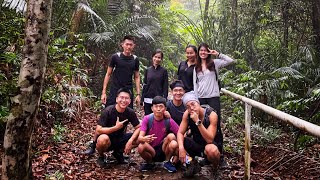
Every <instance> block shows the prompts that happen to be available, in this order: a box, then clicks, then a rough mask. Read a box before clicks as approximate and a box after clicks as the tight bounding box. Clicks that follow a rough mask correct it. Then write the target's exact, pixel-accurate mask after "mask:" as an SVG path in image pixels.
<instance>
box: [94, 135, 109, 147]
mask: <svg viewBox="0 0 320 180" xmlns="http://www.w3.org/2000/svg"><path fill="white" fill-rule="evenodd" d="M110 144H111V142H110V138H109V136H108V135H106V134H102V135H100V136H99V137H98V139H97V147H101V146H110Z"/></svg>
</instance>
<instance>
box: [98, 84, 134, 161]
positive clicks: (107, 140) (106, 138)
mask: <svg viewBox="0 0 320 180" xmlns="http://www.w3.org/2000/svg"><path fill="white" fill-rule="evenodd" d="M130 97H131V91H130V90H129V89H126V88H121V89H119V90H118V92H117V97H116V104H115V105H110V106H108V107H107V108H105V109H104V110H103V111H102V113H101V116H100V119H99V121H98V125H97V128H96V133H97V134H98V138H97V145H96V146H97V150H98V153H99V158H98V160H97V164H98V165H100V166H101V167H107V165H108V164H107V162H106V157H105V155H104V152H108V151H111V150H113V153H112V155H113V156H114V157H115V158H116V159H117V161H118V163H120V164H122V163H125V161H124V157H123V153H125V154H129V153H130V152H131V149H132V148H133V147H137V145H138V142H137V138H138V135H139V127H140V122H139V120H138V118H137V116H136V113H135V112H134V111H133V109H131V108H129V107H128V106H129V104H130V102H131V98H130ZM129 122H130V123H131V124H132V125H133V127H134V128H135V131H134V132H133V133H125V130H126V128H127V125H128V124H129Z"/></svg>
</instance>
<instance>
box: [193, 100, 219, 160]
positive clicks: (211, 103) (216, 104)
mask: <svg viewBox="0 0 320 180" xmlns="http://www.w3.org/2000/svg"><path fill="white" fill-rule="evenodd" d="M199 101H200V104H201V105H203V104H207V105H209V106H210V107H212V108H213V109H214V110H215V111H216V112H217V115H218V126H217V128H218V129H217V130H218V131H217V133H218V137H220V138H217V139H216V138H215V141H216V142H217V143H218V144H220V143H221V148H222V147H223V134H222V130H221V114H220V113H221V106H220V97H212V98H199ZM219 151H220V152H221V154H223V148H222V149H219Z"/></svg>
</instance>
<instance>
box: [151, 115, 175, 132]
mask: <svg viewBox="0 0 320 180" xmlns="http://www.w3.org/2000/svg"><path fill="white" fill-rule="evenodd" d="M153 121H154V114H153V113H151V114H150V115H149V118H148V126H147V131H146V135H147V134H148V132H149V130H150V129H151V128H152V125H153ZM164 125H165V127H166V133H167V134H169V132H170V119H165V120H164Z"/></svg>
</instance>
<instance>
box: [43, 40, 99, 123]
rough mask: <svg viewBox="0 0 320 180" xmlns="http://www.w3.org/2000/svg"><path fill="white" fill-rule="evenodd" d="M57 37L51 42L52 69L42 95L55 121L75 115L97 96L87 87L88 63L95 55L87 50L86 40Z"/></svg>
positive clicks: (47, 112) (50, 57) (44, 109)
mask: <svg viewBox="0 0 320 180" xmlns="http://www.w3.org/2000/svg"><path fill="white" fill-rule="evenodd" d="M77 38H78V39H77V41H73V42H71V41H68V40H67V39H66V38H58V39H55V40H54V41H53V43H52V45H50V46H49V56H48V69H47V76H46V79H45V82H46V83H45V86H44V90H43V94H42V97H41V107H42V109H43V111H42V112H43V113H44V114H47V117H48V116H49V115H50V117H48V118H52V119H53V121H55V120H61V119H63V118H66V119H74V118H77V117H78V113H79V112H80V111H81V110H82V109H83V108H85V107H86V106H88V105H89V104H90V103H91V101H92V100H93V99H94V98H95V97H94V96H93V94H92V91H91V90H90V89H89V88H88V87H87V84H88V82H89V80H90V78H89V76H88V70H87V67H88V65H89V64H90V63H91V60H92V58H93V55H92V54H89V53H87V52H86V48H85V46H84V40H83V39H82V38H81V36H77Z"/></svg>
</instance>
